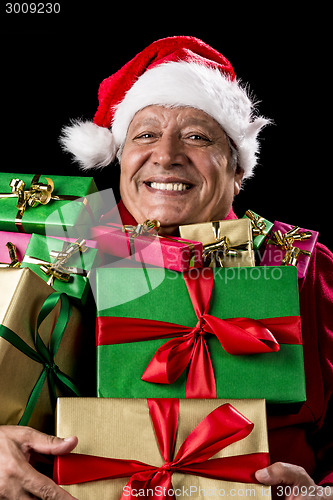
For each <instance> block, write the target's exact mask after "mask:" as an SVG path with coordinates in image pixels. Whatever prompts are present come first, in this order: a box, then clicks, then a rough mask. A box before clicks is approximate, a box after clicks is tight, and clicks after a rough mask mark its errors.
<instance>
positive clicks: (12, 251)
mask: <svg viewBox="0 0 333 500" xmlns="http://www.w3.org/2000/svg"><path fill="white" fill-rule="evenodd" d="M6 247H7V248H8V253H9V258H10V261H11V262H10V264H5V263H3V262H1V263H0V268H2V267H15V268H17V267H20V265H21V263H20V261H19V260H18V258H17V254H16V247H15V245H14V244H13V243H11V242H10V241H8V242H7V243H6Z"/></svg>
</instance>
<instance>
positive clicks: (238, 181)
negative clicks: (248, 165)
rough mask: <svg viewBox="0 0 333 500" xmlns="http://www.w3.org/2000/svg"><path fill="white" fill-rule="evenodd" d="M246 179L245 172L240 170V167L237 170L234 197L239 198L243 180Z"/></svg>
mask: <svg viewBox="0 0 333 500" xmlns="http://www.w3.org/2000/svg"><path fill="white" fill-rule="evenodd" d="M243 177H244V170H243V169H242V168H240V167H239V166H238V165H237V167H236V170H235V178H234V195H235V196H237V195H238V194H239V191H240V189H241V186H242V180H243Z"/></svg>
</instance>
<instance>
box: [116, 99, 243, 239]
mask: <svg viewBox="0 0 333 500" xmlns="http://www.w3.org/2000/svg"><path fill="white" fill-rule="evenodd" d="M230 155H231V153H230V148H229V144H228V141H227V138H226V135H225V133H224V131H223V130H222V128H221V127H220V125H219V124H218V123H217V122H216V121H215V120H214V119H213V118H211V117H210V116H209V115H207V114H206V113H204V112H203V111H200V110H198V109H194V108H187V107H181V108H165V107H163V106H148V107H146V108H144V109H142V110H141V111H139V112H138V113H137V114H136V115H135V116H134V118H133V120H132V122H131V124H130V126H129V128H128V132H127V137H126V140H125V144H124V149H123V153H122V157H121V176H120V194H121V197H122V200H123V202H124V204H125V206H126V207H127V209H128V210H129V211H130V213H131V214H132V215H133V217H134V218H135V219H136V221H137V222H139V223H142V222H143V221H145V220H146V219H157V220H159V221H160V223H161V226H162V228H163V232H164V233H170V234H171V233H173V232H174V231H175V230H176V229H177V227H178V226H179V225H181V224H191V223H195V222H205V221H210V220H219V219H223V218H224V217H225V216H226V215H227V214H228V212H229V210H230V207H231V204H232V200H233V197H234V195H235V194H238V192H239V188H240V183H241V180H242V177H243V171H242V170H238V169H235V168H233V167H232V166H230V164H229V160H230Z"/></svg>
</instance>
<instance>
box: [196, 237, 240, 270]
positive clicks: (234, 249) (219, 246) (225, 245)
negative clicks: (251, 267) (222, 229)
mask: <svg viewBox="0 0 333 500" xmlns="http://www.w3.org/2000/svg"><path fill="white" fill-rule="evenodd" d="M246 250H248V242H247V243H241V244H239V245H235V246H230V240H229V238H228V237H227V236H223V237H222V238H220V239H218V240H217V241H215V242H213V243H207V244H205V245H203V253H202V260H203V262H204V263H205V264H207V263H209V266H210V267H224V264H223V262H224V260H225V259H226V258H230V257H237V256H238V255H239V252H242V251H246Z"/></svg>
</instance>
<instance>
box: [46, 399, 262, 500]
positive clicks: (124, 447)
mask: <svg viewBox="0 0 333 500" xmlns="http://www.w3.org/2000/svg"><path fill="white" fill-rule="evenodd" d="M155 403H156V402H151V401H149V402H148V401H147V400H145V399H136V400H134V399H133V400H122V399H108V398H107V399H96V398H91V399H86V398H76V399H72V398H60V399H58V407H57V435H58V436H61V437H63V436H69V435H76V436H78V438H79V443H78V446H77V447H76V449H75V450H74V456H73V453H71V454H69V455H67V456H66V457H57V459H56V464H55V472H56V474H55V477H56V479H57V476H58V475H59V472H62V471H63V473H64V474H65V475H66V476H69V477H68V479H69V481H71V480H73V482H74V481H75V478H74V477H72V478H71V475H70V473H69V465H68V462H67V460H68V459H69V460H77V458H78V457H77V454H83V455H85V457H83V459H84V460H87V459H88V460H89V459H90V457H89V456H96V457H105V458H115V459H121V460H131V461H133V460H136V461H139V462H143V463H144V464H149V465H151V466H153V467H157V468H159V467H163V464H164V463H165V462H166V459H165V456H166V455H169V457H167V458H169V460H168V462H169V463H170V461H172V459H174V458H175V456H176V454H177V452H178V453H179V451H178V450H180V447H181V446H182V443H184V441H185V440H186V439H187V440H188V439H190V436H189V435H190V434H191V432H192V431H193V430H195V429H196V427H197V426H198V425H200V422H202V421H203V419H205V417H207V415H209V414H210V413H211V412H213V411H214V410H215V413H216V408H218V407H221V405H224V406H222V408H223V410H222V411H223V412H224V411H227V408H226V406H228V405H232V407H233V408H234V409H235V410H236V411H238V412H240V414H241V415H242V416H243V417H245V418H246V419H248V420H249V421H250V422H251V423H253V424H254V426H253V429H252V431H251V432H250V433H249V434H248V435H247V436H246V437H243V439H239V440H236V441H235V442H232V443H231V444H229V446H225V447H224V448H223V449H221V450H220V451H218V452H215V454H214V455H213V457H212V459H216V458H218V459H222V461H221V464H223V463H224V464H225V463H226V462H225V461H224V462H223V459H225V460H227V461H229V460H230V461H233V460H234V459H235V457H236V456H239V455H245V457H239V460H240V461H241V460H243V459H244V458H245V460H247V459H248V458H249V456H250V454H258V455H257V457H256V458H257V459H258V460H259V461H261V463H262V466H263V464H264V462H265V461H266V465H267V460H268V442H267V428H266V413H265V402H264V401H262V400H252V401H239V400H229V401H225V400H205V401H202V400H201V401H199V400H186V401H185V400H180V401H178V400H174V401H172V403H173V404H176V405H178V404H179V417H178V423H177V421H176V422H175V423H173V421H174V420H175V419H176V417H175V415H174V412H173V411H170V412H168V417H167V418H166V419H165V420H166V422H167V425H168V426H170V427H171V428H175V429H176V434H175V438H174V441H175V445H174V452H173V450H172V446H169V445H168V441H169V440H167V441H165V440H164V443H162V442H161V437H159V436H161V435H163V433H162V430H163V428H162V429H161V430H158V429H157V434H155V432H156V431H155V430H154V425H153V422H152V417H151V414H152V409H151V405H155ZM157 404H161V403H158V402H157ZM162 408H163V402H162ZM217 411H220V410H217ZM164 416H165V414H162V415H161V417H160V419H157V420H159V421H160V420H162V419H163V417H164ZM163 420H164V419H163ZM92 422H94V425H93V427H92V426H91V423H92ZM222 425H223V424H222ZM222 425H220V426H217V427H218V428H219V427H222ZM161 427H163V426H162V424H161ZM155 429H156V427H155ZM217 430H218V429H217V428H216V425H214V424H213V427H212V428H211V431H210V433H215V432H216V431H217ZM160 433H161V434H160ZM171 434H173V433H172V432H171ZM239 437H240V436H239ZM199 439H203V433H202V432H200V433H199ZM170 441H173V439H172V436H171V437H170ZM163 448H164V453H163V455H164V458H163V456H162V453H161V450H163ZM168 448H170V449H168ZM79 458H80V457H79ZM236 460H237V459H236ZM188 461H190V460H188ZM240 463H241V462H240ZM240 463H239V464H238V466H237V465H236V467H234V468H232V467H230V468H229V469H230V470H229V474H230V475H235V474H236V475H237V474H239V473H240V474H242V473H243V470H242V469H243V467H242V466H240ZM83 464H84V462H83ZM125 465H126V464H125ZM199 467H200V463H199ZM193 468H194V467H193ZM258 468H261V467H260V466H259V467H258ZM80 469H81V470H79V475H81V476H82V475H83V476H85V475H86V474H87V476H89V474H90V473H92V474H94V469H92V468H91V467H89V466H86V467H84V465H83V466H81V467H80ZM221 469H222V470H223V466H222V467H221ZM255 469H256V467H255ZM99 472H101V475H102V476H103V471H101V470H100V469H99V468H97V473H99ZM111 472H114V468H112V470H111ZM161 472H163V469H162V470H161ZM81 473H82V474H81ZM219 473H221V474H222V475H223V473H224V474H226V473H225V471H223V472H222V471H221V472H220V471H219ZM157 476H158V474H157ZM251 477H252V475H251ZM163 478H165V481H168V479H169V474H168V473H167V472H164V473H163ZM129 479H130V477H129V476H125V477H120V478H116V479H103V480H100V481H99V480H92V481H89V482H83V483H80V484H72V485H66V486H63V488H64V489H65V490H66V491H68V492H70V493H71V494H72V495H74V496H75V497H76V498H79V499H80V500H88V499H89V500H90V499H92V498H98V499H100V500H106V499H107V500H116V499H117V500H118V499H120V498H121V497H122V494H123V493H124V497H125V498H126V497H128V498H131V497H129V496H128V491H129V490H128V489H127V488H126V486H127V485H128V483H129ZM155 480H156V481H160V479H159V478H158V477H157V478H156V476H155ZM254 481H255V480H254V479H251V481H248V482H233V481H232V480H229V481H228V480H221V479H209V478H207V477H200V476H199V475H196V474H195V472H193V473H192V474H188V473H181V472H174V473H172V474H171V487H172V489H173V490H174V491H175V492H176V493H177V490H178V489H180V490H181V491H184V490H183V488H184V489H185V491H186V490H187V495H188V496H189V492H190V491H191V496H192V498H201V496H204V493H205V494H206V496H208V495H209V496H210V497H212V498H220V497H221V496H222V495H223V491H224V495H223V496H232V495H233V496H234V497H235V498H239V497H241V496H246V494H245V491H246V490H247V492H248V495H250V491H251V496H254V497H255V498H258V497H259V498H263V497H265V498H270V488H269V487H263V486H261V485H258V484H255V483H254ZM155 484H156V483H155ZM162 484H163V483H162ZM165 484H169V485H170V483H168V482H165V483H164V485H165ZM131 485H132V487H135V486H136V487H137V489H138V491H137V493H138V494H139V495H140V488H141V486H142V483H140V482H137V483H136V484H135V482H134V483H133V478H132V483H131ZM150 485H151V486H152V484H151V483H150ZM190 488H191V490H190ZM195 488H196V489H195ZM199 488H201V494H199ZM154 491H156V492H158V494H159V496H160V497H161V498H165V497H164V496H162V495H161V493H160V490H154V488H153V489H152V490H146V491H145V492H144V493H146V497H147V493H148V492H149V494H150V497H149V498H154V497H153V496H152V492H154ZM235 491H236V492H238V493H239V495H237V494H236V495H235ZM214 493H215V494H214ZM141 496H143V493H142V490H141ZM184 496H186V493H185V494H184ZM181 497H182V496H181Z"/></svg>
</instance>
